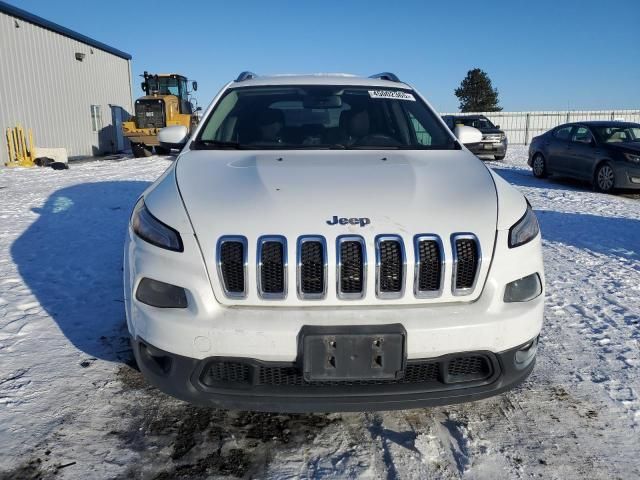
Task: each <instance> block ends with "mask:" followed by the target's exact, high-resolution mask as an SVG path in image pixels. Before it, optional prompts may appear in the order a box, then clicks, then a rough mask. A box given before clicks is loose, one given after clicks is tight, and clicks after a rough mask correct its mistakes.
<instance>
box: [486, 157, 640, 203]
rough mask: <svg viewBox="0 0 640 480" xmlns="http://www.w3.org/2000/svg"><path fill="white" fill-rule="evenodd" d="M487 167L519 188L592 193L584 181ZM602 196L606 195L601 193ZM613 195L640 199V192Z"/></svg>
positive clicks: (591, 188) (523, 169)
mask: <svg viewBox="0 0 640 480" xmlns="http://www.w3.org/2000/svg"><path fill="white" fill-rule="evenodd" d="M489 166H490V167H491V169H492V170H493V171H494V172H496V173H497V174H498V175H500V176H501V177H502V178H504V179H505V180H506V181H508V182H509V183H511V184H513V185H517V186H520V187H530V188H543V189H545V190H569V191H593V186H592V185H591V184H590V183H589V182H587V181H584V180H577V179H575V178H568V177H561V176H556V175H553V176H550V177H547V178H544V179H542V178H536V177H535V176H534V175H533V173H532V172H531V170H530V169H528V168H503V167H500V166H497V165H495V164H491V165H489ZM602 195H607V194H604V193H603V194H602ZM614 195H616V196H621V197H627V198H632V199H640V191H638V190H629V189H625V190H617V191H616V192H614Z"/></svg>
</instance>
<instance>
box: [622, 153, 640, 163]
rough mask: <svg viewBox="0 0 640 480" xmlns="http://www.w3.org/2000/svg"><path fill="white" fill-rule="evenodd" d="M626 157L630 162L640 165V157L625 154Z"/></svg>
mask: <svg viewBox="0 0 640 480" xmlns="http://www.w3.org/2000/svg"><path fill="white" fill-rule="evenodd" d="M624 156H625V158H626V159H627V160H628V161H630V162H633V163H637V164H640V155H635V154H633V153H625V154H624Z"/></svg>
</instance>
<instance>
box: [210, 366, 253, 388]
mask: <svg viewBox="0 0 640 480" xmlns="http://www.w3.org/2000/svg"><path fill="white" fill-rule="evenodd" d="M250 375H251V366H250V365H248V364H246V363H240V362H212V363H210V364H209V365H208V368H207V369H206V370H205V372H204V375H203V376H202V383H204V384H205V385H208V386H211V385H213V384H215V383H248V382H249V381H250V379H251V376H250Z"/></svg>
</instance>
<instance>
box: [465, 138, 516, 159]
mask: <svg viewBox="0 0 640 480" xmlns="http://www.w3.org/2000/svg"><path fill="white" fill-rule="evenodd" d="M467 148H469V150H470V151H471V153H473V154H475V155H498V156H502V155H506V154H507V142H506V140H503V141H502V142H499V143H495V142H479V143H474V144H471V145H468V147H467Z"/></svg>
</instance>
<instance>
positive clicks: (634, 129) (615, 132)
mask: <svg viewBox="0 0 640 480" xmlns="http://www.w3.org/2000/svg"><path fill="white" fill-rule="evenodd" d="M591 128H592V129H593V130H595V132H596V135H597V136H598V137H599V138H600V140H601V141H602V142H605V143H623V142H638V141H640V125H615V126H606V127H605V126H603V127H599V126H596V127H591Z"/></svg>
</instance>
